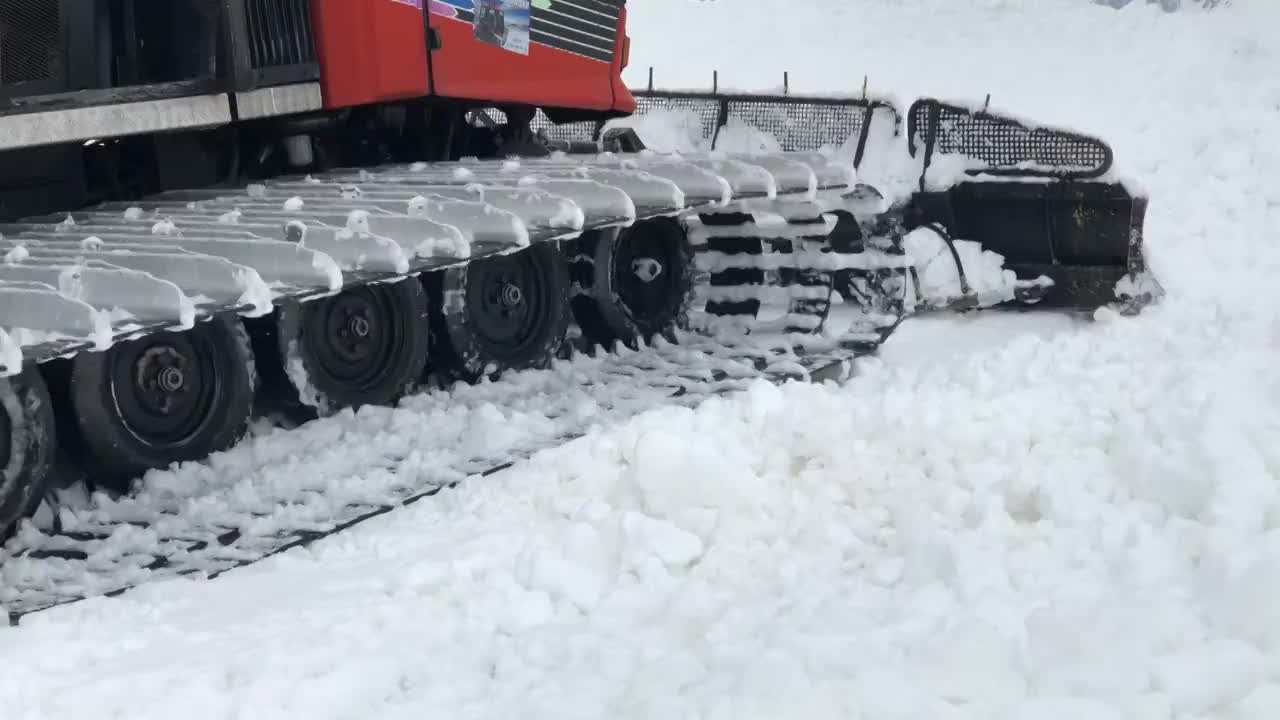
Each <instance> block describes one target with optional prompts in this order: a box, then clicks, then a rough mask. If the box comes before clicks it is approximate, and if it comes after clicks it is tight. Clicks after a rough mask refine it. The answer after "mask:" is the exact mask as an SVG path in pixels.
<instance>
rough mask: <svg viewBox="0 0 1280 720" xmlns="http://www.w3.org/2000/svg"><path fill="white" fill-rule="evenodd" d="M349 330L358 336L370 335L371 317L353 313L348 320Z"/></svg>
mask: <svg viewBox="0 0 1280 720" xmlns="http://www.w3.org/2000/svg"><path fill="white" fill-rule="evenodd" d="M347 330H348V332H350V333H351V334H352V335H354V336H355V337H358V338H366V337H369V330H370V325H369V319H368V318H366V317H365V316H364V315H352V316H351V319H350V320H348V321H347Z"/></svg>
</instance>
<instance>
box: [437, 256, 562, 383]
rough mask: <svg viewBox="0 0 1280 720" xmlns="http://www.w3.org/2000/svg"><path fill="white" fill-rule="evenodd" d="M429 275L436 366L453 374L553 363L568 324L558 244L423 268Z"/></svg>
mask: <svg viewBox="0 0 1280 720" xmlns="http://www.w3.org/2000/svg"><path fill="white" fill-rule="evenodd" d="M423 282H424V283H425V285H426V288H427V295H428V297H429V299H430V301H431V320H430V325H431V346H432V352H431V362H430V366H431V367H430V369H431V370H433V371H435V372H437V373H440V374H441V375H442V376H443V378H444V379H447V380H448V379H452V380H464V381H468V382H473V381H476V380H479V379H480V378H482V377H486V376H496V375H497V374H499V373H502V372H504V371H507V370H524V369H532V368H544V367H547V366H549V365H550V363H551V361H552V360H553V359H554V358H555V356H556V354H557V353H558V352H559V350H560V346H561V345H562V344H563V343H564V339H565V335H566V333H567V332H568V330H569V321H570V310H569V270H568V263H567V262H566V261H565V258H564V256H563V255H561V252H560V248H559V247H558V245H557V244H555V243H551V242H539V243H535V244H534V245H532V246H530V247H528V248H524V249H521V250H519V251H517V252H512V253H508V254H502V255H493V256H490V257H487V258H484V259H481V260H476V261H473V262H470V263H467V264H466V265H459V266H455V267H450V268H447V269H444V270H440V271H436V272H431V273H425V274H424V275H423Z"/></svg>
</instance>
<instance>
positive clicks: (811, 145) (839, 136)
mask: <svg viewBox="0 0 1280 720" xmlns="http://www.w3.org/2000/svg"><path fill="white" fill-rule="evenodd" d="M727 119H728V122H729V123H734V122H742V123H745V124H747V125H749V126H751V127H754V128H758V129H760V130H763V131H765V132H768V133H770V134H771V135H773V136H774V137H775V138H777V140H778V143H779V144H780V145H781V146H782V149H783V150H786V151H794V150H817V149H818V148H821V147H823V146H833V147H842V146H844V145H845V144H846V143H849V142H857V141H858V140H859V138H861V136H862V128H863V125H864V124H865V123H866V121H867V105H866V104H865V103H861V102H856V101H855V102H854V103H853V104H843V103H841V104H837V103H815V102H806V101H804V100H766V99H742V100H732V101H730V102H729V107H728V118H727Z"/></svg>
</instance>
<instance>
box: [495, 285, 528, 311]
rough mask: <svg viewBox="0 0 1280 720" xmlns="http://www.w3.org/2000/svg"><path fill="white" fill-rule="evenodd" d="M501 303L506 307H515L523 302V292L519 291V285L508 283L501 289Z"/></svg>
mask: <svg viewBox="0 0 1280 720" xmlns="http://www.w3.org/2000/svg"><path fill="white" fill-rule="evenodd" d="M501 301H502V304H503V305H505V306H506V307H509V308H513V307H516V306H517V305H519V304H520V303H521V302H523V301H524V292H523V291H521V290H520V286H519V285H512V284H510V283H508V284H507V285H504V286H503V288H502V297H501Z"/></svg>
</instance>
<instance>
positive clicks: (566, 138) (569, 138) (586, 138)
mask: <svg viewBox="0 0 1280 720" xmlns="http://www.w3.org/2000/svg"><path fill="white" fill-rule="evenodd" d="M529 127H530V129H531V130H533V131H534V132H535V133H538V132H540V133H542V134H543V135H544V136H546V138H547V139H548V140H555V141H560V142H591V141H593V140H598V139H599V137H598V136H599V126H598V125H597V124H596V123H595V122H593V121H589V120H583V121H579V122H567V123H561V124H559V125H557V124H555V123H553V122H551V118H549V117H547V114H546V113H544V112H542V110H538V112H537V114H535V115H534V116H533V122H531V123H530V124H529Z"/></svg>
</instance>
